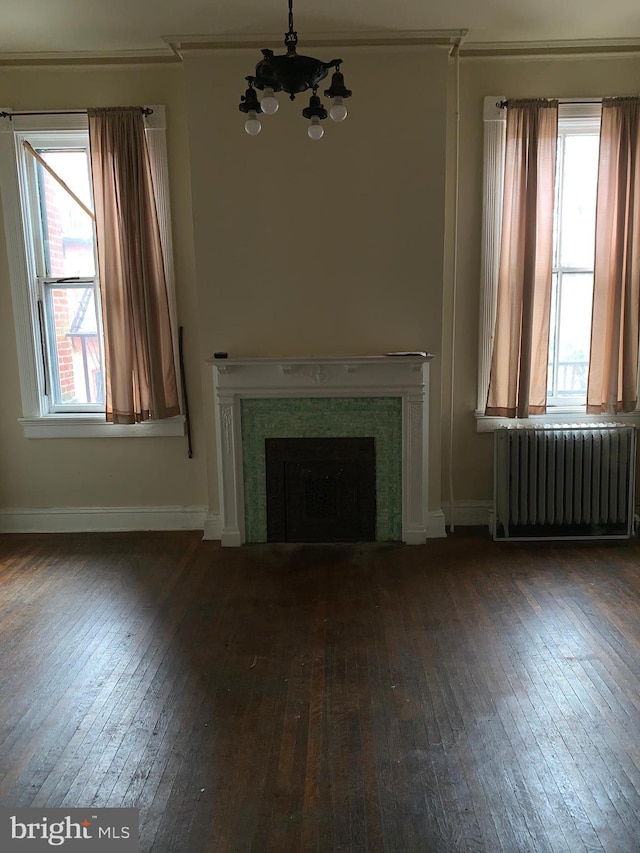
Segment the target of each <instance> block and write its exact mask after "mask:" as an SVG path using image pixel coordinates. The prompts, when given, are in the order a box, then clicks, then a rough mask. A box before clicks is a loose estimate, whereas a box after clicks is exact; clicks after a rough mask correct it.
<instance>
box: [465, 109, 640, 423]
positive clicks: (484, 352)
mask: <svg viewBox="0 0 640 853" xmlns="http://www.w3.org/2000/svg"><path fill="white" fill-rule="evenodd" d="M501 101H502V98H500V97H496V96H490V97H487V98H485V105H484V186H483V195H484V216H483V235H482V240H483V254H482V270H481V287H482V293H481V316H480V337H479V352H478V363H479V377H478V399H477V406H476V418H477V428H478V430H479V431H485V430H487V431H488V430H492V429H494V428H495V427H496V426H497V425H499V424H501V423H503V419H502V418H499V417H492V416H489V417H488V416H485V415H484V409H485V404H486V400H487V389H488V387H489V378H490V369H491V357H492V350H493V334H494V328H495V319H496V299H497V287H498V268H499V260H500V257H499V256H500V234H501V217H502V185H503V179H504V156H505V124H506V111H505V110H504V109H501V108H500V107H499V103H500V102H501ZM601 113H602V108H601V106H600V104H598V103H595V104H594V103H584V104H580V103H571V104H562V103H560V105H559V110H558V137H557V148H556V179H555V206H554V216H553V222H554V226H553V227H554V233H553V267H552V281H551V316H550V329H549V351H548V372H547V411H546V414H545V415H532V416H531V418H532V419H535V420H537V421H542V422H549V423H553V422H566V421H567V419H568V418H569V419H570V420H571V421H572V422H573V421H576V422H577V421H583V420H585V421H586V420H594V419H595V420H597V419H601V420H610V416H606V415H603V416H599V415H598V416H594V415H587V414H586V398H587V379H588V372H589V357H590V343H591V323H592V297H593V282H594V255H595V230H596V229H595V226H596V192H597V183H598V160H599V148H600V122H601ZM630 417H634V415H630ZM512 422H513V421H512ZM504 423H506V421H504Z"/></svg>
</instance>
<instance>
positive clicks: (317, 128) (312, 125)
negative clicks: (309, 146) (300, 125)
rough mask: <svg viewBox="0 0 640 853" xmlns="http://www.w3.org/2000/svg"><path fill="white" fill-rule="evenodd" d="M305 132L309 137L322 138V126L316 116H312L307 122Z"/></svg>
mask: <svg viewBox="0 0 640 853" xmlns="http://www.w3.org/2000/svg"><path fill="white" fill-rule="evenodd" d="M307 133H308V134H309V138H310V139H322V137H323V136H324V127H323V126H322V125H321V124H320V119H319V118H318V116H313V118H312V119H311V121H310V122H309V127H308V129H307Z"/></svg>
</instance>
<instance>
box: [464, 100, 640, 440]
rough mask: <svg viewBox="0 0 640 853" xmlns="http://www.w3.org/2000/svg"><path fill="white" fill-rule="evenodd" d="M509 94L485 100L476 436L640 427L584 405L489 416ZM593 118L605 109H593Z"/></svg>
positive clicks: (573, 109) (568, 111) (639, 416)
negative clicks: (587, 426) (590, 426)
mask: <svg viewBox="0 0 640 853" xmlns="http://www.w3.org/2000/svg"><path fill="white" fill-rule="evenodd" d="M503 100H505V97H504V95H487V96H486V97H485V99H484V112H483V123H484V157H483V179H482V205H483V212H482V256H481V271H480V328H479V334H478V397H477V402H476V411H475V417H476V432H493V431H494V430H495V429H498V428H499V427H502V426H519V425H525V424H529V425H531V424H534V423H535V424H567V423H571V424H574V423H610V422H611V420H612V419H615V420H616V421H620V422H622V423H632V424H636V425H640V411H637V410H636V411H635V412H629V413H625V414H616V415H615V416H613V415H606V414H605V415H587V414H586V413H585V407H584V406H578V407H576V406H567V407H566V408H565V407H562V408H560V407H557V406H556V407H554V409H553V412H548V413H547V414H546V415H531V416H530V417H529V418H500V417H493V416H489V415H485V414H484V409H485V404H486V400H487V392H488V390H489V376H490V373H491V356H492V352H493V331H494V327H495V322H496V304H497V299H498V268H499V264H500V235H501V230H502V189H503V181H504V158H505V145H506V128H507V116H506V111H505V110H504V109H500V107H498V105H497V104H498V102H499V101H503ZM592 109H593V114H594V115H595V114H596V112H598V111H599V109H600V107H599V106H598V105H595V106H593V107H592ZM585 110H587V111H588V107H587V105H586V104H571V105H569V104H567V105H565V106H564V107H563V117H566V118H576V120H577V119H579V118H580V117H581V116H584V115H585Z"/></svg>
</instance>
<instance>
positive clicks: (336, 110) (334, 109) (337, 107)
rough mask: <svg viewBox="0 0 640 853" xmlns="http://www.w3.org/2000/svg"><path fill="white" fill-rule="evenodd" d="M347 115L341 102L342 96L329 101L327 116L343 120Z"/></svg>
mask: <svg viewBox="0 0 640 853" xmlns="http://www.w3.org/2000/svg"><path fill="white" fill-rule="evenodd" d="M346 117H347V108H346V107H345V105H344V104H343V103H342V98H340V97H336V98H334V99H333V100H332V101H331V106H330V107H329V118H331V119H333V121H344V120H345V119H346Z"/></svg>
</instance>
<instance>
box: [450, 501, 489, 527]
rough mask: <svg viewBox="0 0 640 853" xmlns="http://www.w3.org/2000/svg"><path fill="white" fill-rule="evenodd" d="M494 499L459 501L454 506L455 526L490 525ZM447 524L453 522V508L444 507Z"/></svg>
mask: <svg viewBox="0 0 640 853" xmlns="http://www.w3.org/2000/svg"><path fill="white" fill-rule="evenodd" d="M492 511H493V501H459V502H457V503H455V504H454V507H453V524H454V527H456V526H460V527H487V528H488V527H489V516H490V515H491V513H492ZM444 514H445V518H446V523H447V525H450V524H451V509H450V507H448V506H445V508H444Z"/></svg>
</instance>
